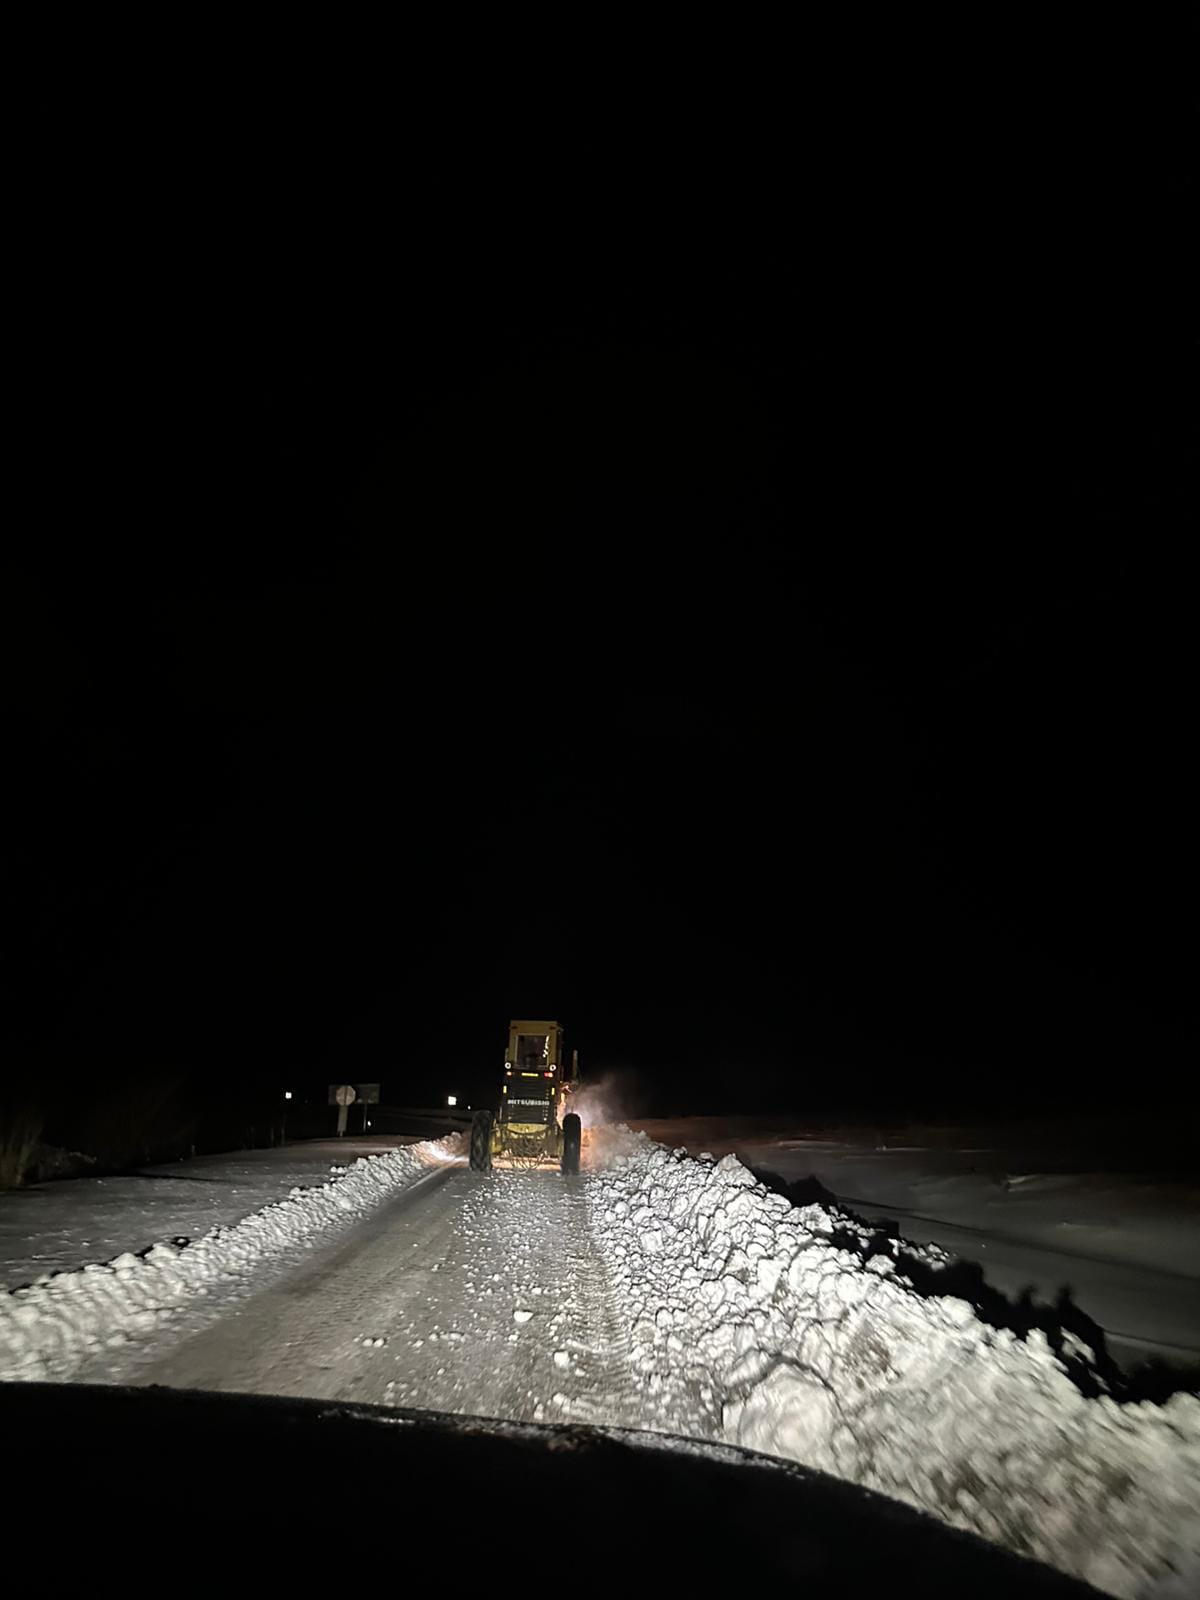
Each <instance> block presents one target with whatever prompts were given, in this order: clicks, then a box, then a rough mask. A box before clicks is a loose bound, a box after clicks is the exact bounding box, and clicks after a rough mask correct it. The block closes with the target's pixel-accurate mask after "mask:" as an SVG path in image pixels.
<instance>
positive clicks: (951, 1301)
mask: <svg viewBox="0 0 1200 1600" xmlns="http://www.w3.org/2000/svg"><path fill="white" fill-rule="evenodd" d="M585 1162H586V1165H587V1170H585V1171H584V1172H583V1173H582V1174H581V1175H580V1176H578V1177H575V1178H564V1177H563V1176H561V1175H560V1174H558V1173H556V1172H552V1171H537V1172H511V1171H509V1172H495V1173H491V1174H475V1173H471V1172H469V1171H468V1170H466V1167H465V1164H464V1163H463V1161H462V1159H461V1156H460V1155H459V1154H457V1152H456V1148H455V1147H453V1146H451V1147H447V1146H446V1145H442V1146H431V1145H417V1146H413V1147H412V1148H411V1149H391V1150H389V1151H388V1152H387V1153H386V1154H378V1155H375V1156H373V1157H370V1158H368V1159H365V1160H360V1161H358V1162H356V1163H355V1164H354V1165H353V1166H351V1167H350V1168H349V1170H347V1171H337V1172H335V1173H333V1174H332V1175H328V1181H326V1182H324V1183H321V1184H314V1185H312V1186H310V1187H302V1186H296V1187H295V1188H293V1190H292V1191H291V1192H290V1193H289V1194H288V1195H287V1197H286V1198H284V1199H282V1200H278V1201H276V1203H274V1204H270V1205H267V1206H266V1207H265V1208H263V1209H262V1210H260V1211H258V1212H256V1213H253V1214H252V1215H250V1216H246V1217H243V1218H242V1219H241V1220H239V1221H236V1222H235V1223H233V1225H231V1226H225V1227H218V1228H216V1229H214V1230H213V1231H212V1232H210V1233H209V1234H206V1235H205V1236H204V1237H202V1238H199V1239H197V1240H195V1242H193V1243H190V1244H187V1245H186V1246H183V1247H177V1246H173V1245H171V1244H169V1243H162V1244H159V1245H156V1246H154V1247H153V1248H152V1249H150V1250H149V1251H148V1252H145V1253H144V1254H142V1255H141V1256H134V1255H132V1254H129V1253H126V1254H124V1255H122V1256H120V1257H118V1259H117V1260H116V1261H113V1262H110V1263H108V1264H107V1265H101V1264H94V1265H91V1266H89V1267H87V1268H85V1269H84V1270H82V1271H74V1272H64V1273H60V1274H58V1275H56V1276H47V1277H43V1278H42V1279H40V1280H39V1281H35V1282H34V1283H32V1284H30V1285H28V1286H27V1287H24V1288H22V1289H19V1290H17V1291H16V1292H14V1293H11V1294H9V1295H7V1296H4V1297H0V1377H3V1378H13V1377H19V1378H28V1379H36V1378H44V1377H74V1378H77V1379H84V1380H91V1381H100V1382H125V1383H134V1384H165V1385H168V1386H179V1387H185V1388H188V1389H217V1390H220V1389H224V1390H231V1391H240V1392H254V1393H266V1394H277V1395H302V1396H311V1397H316V1398H323V1399H338V1400H354V1401H367V1402H372V1403H376V1404H380V1405H384V1406H388V1405H391V1406H405V1407H419V1408H425V1409H436V1410H442V1411H452V1412H464V1413H474V1414H484V1415H491V1416H496V1417H501V1418H505V1419H511V1420H523V1421H524V1420H527V1421H534V1422H538V1421H546V1422H595V1423H606V1424H614V1425H618V1426H633V1427H641V1428H652V1429H659V1430H662V1431H664V1432H670V1433H675V1434H679V1435H683V1436H688V1437H692V1438H699V1439H704V1440H710V1441H722V1442H727V1443H736V1444H742V1445H746V1446H750V1447H751V1448H755V1449H759V1450H764V1451H767V1452H769V1453H772V1454H776V1455H780V1456H785V1457H789V1458H791V1459H794V1460H797V1461H800V1462H802V1463H804V1464H806V1465H809V1466H815V1467H818V1468H821V1469H822V1470H824V1471H826V1472H830V1473H833V1474H835V1475H836V1476H839V1477H843V1478H846V1479H848V1480H849V1481H852V1482H854V1483H858V1484H861V1485H864V1486H866V1487H869V1488H873V1489H876V1490H881V1491H882V1492H884V1493H886V1494H890V1495H892V1496H893V1497H895V1498H897V1499H901V1500H906V1501H908V1502H909V1503H910V1504H913V1505H916V1506H918V1507H920V1508H922V1509H924V1510H927V1511H930V1512H932V1513H934V1514H935V1515H937V1516H938V1517H940V1518H942V1519H943V1520H945V1521H948V1522H951V1523H953V1524H955V1525H957V1526H959V1527H962V1528H966V1529H968V1530H970V1531H973V1532H976V1533H980V1534H982V1535H983V1536H984V1537H986V1538H990V1539H992V1540H994V1541H996V1542H999V1543H1003V1544H1005V1545H1007V1546H1009V1547H1011V1548H1013V1549H1015V1550H1017V1551H1019V1552H1020V1553H1023V1554H1032V1555H1034V1556H1036V1557H1037V1558H1039V1559H1041V1560H1043V1561H1047V1562H1049V1563H1051V1564H1053V1565H1056V1566H1059V1567H1061V1568H1062V1569H1063V1570H1065V1571H1068V1572H1071V1573H1073V1574H1075V1575H1077V1576H1082V1577H1085V1578H1087V1579H1088V1580H1089V1581H1091V1582H1092V1583H1094V1584H1096V1585H1097V1586H1098V1587H1101V1588H1104V1589H1106V1590H1108V1591H1109V1592H1111V1593H1113V1594H1116V1595H1120V1596H1127V1597H1130V1600H1133V1597H1137V1600H1145V1597H1150V1596H1154V1597H1155V1600H1165V1597H1166V1596H1168V1595H1174V1594H1184V1593H1191V1592H1193V1590H1192V1589H1190V1588H1189V1587H1188V1585H1189V1584H1193V1585H1194V1584H1195V1583H1196V1582H1197V1580H1198V1579H1200V1399H1198V1398H1196V1397H1195V1396H1192V1395H1188V1394H1176V1395H1174V1396H1173V1397H1171V1398H1170V1399H1169V1400H1167V1401H1166V1403H1164V1404H1162V1405H1157V1404H1150V1403H1148V1402H1143V1403H1140V1404H1136V1405H1135V1404H1127V1403H1122V1402H1120V1401H1118V1400H1117V1399H1114V1398H1112V1397H1111V1392H1110V1391H1109V1390H1108V1389H1107V1388H1106V1378H1105V1374H1104V1372H1103V1370H1101V1368H1099V1367H1098V1366H1097V1365H1096V1364H1095V1363H1094V1361H1093V1358H1092V1355H1091V1352H1089V1351H1088V1350H1087V1349H1086V1347H1085V1346H1084V1345H1083V1344H1082V1343H1081V1342H1080V1340H1079V1339H1078V1338H1077V1337H1075V1336H1074V1335H1072V1334H1069V1333H1068V1334H1066V1335H1065V1336H1064V1335H1063V1333H1062V1332H1061V1330H1059V1331H1057V1332H1056V1331H1055V1330H1054V1329H1047V1331H1046V1332H1045V1333H1044V1334H1043V1333H1042V1332H1039V1331H1037V1330H1034V1331H1032V1332H1030V1333H1029V1334H1028V1337H1025V1338H1022V1337H1021V1336H1020V1335H1019V1333H1017V1332H1014V1331H1012V1330H1011V1329H1009V1328H1007V1327H1004V1326H995V1325H992V1324H990V1323H988V1322H986V1321H984V1320H982V1319H981V1316H980V1315H979V1314H978V1313H977V1312H976V1310H974V1309H973V1307H972V1305H970V1304H968V1303H967V1302H966V1301H965V1300H963V1299H960V1298H956V1297H954V1296H953V1294H951V1293H950V1292H948V1289H947V1288H946V1287H942V1286H940V1284H939V1277H940V1275H941V1274H942V1273H943V1272H944V1270H945V1263H946V1262H947V1260H948V1258H947V1257H946V1256H945V1254H944V1252H941V1251H938V1250H937V1249H936V1248H926V1247H922V1246H919V1245H910V1244H907V1243H904V1242H900V1241H894V1240H890V1239H886V1238H884V1237H883V1236H882V1235H881V1234H879V1233H878V1232H874V1231H872V1230H870V1229H867V1228H863V1227H859V1226H857V1225H856V1224H855V1223H854V1221H853V1220H852V1219H851V1218H849V1217H847V1216H845V1215H842V1214H839V1213H838V1212H837V1211H836V1210H831V1209H830V1208H828V1207H825V1206H821V1205H815V1204H813V1205H804V1206H797V1205H793V1204H791V1203H790V1201H789V1199H788V1198H786V1197H785V1196H783V1195H781V1194H779V1193H774V1192H772V1191H771V1189H770V1188H768V1187H765V1186H764V1185H762V1184H761V1183H759V1182H756V1181H755V1179H754V1177H753V1175H752V1174H751V1173H750V1172H749V1171H748V1170H747V1169H746V1168H745V1167H744V1166H743V1165H741V1164H740V1163H739V1162H738V1161H737V1160H736V1158H734V1157H733V1156H732V1155H730V1156H728V1157H726V1158H724V1159H722V1160H720V1161H716V1160H713V1159H694V1158H690V1157H688V1156H686V1155H685V1154H684V1153H682V1152H678V1151H676V1152H672V1151H669V1150H667V1149H665V1148H664V1147H663V1146H662V1145H660V1144H656V1143H654V1142H652V1141H651V1140H649V1139H647V1138H645V1137H644V1136H642V1135H635V1134H631V1133H629V1132H628V1131H627V1130H624V1129H615V1130H614V1129H608V1130H606V1129H596V1130H594V1131H593V1133H592V1134H591V1137H590V1140H589V1143H588V1146H587V1148H586V1149H585Z"/></svg>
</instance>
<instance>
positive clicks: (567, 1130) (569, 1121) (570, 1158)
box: [562, 1111, 583, 1172]
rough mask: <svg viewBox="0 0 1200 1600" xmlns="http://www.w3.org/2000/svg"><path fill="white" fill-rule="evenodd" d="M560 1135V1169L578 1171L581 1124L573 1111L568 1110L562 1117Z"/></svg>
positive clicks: (581, 1135)
mask: <svg viewBox="0 0 1200 1600" xmlns="http://www.w3.org/2000/svg"><path fill="white" fill-rule="evenodd" d="M562 1136H563V1143H562V1169H563V1171H564V1172H578V1171H579V1147H580V1145H581V1143H582V1142H583V1126H582V1124H581V1123H580V1121H579V1118H578V1116H577V1115H576V1114H575V1112H574V1111H568V1112H567V1114H566V1116H565V1117H564V1118H563V1124H562Z"/></svg>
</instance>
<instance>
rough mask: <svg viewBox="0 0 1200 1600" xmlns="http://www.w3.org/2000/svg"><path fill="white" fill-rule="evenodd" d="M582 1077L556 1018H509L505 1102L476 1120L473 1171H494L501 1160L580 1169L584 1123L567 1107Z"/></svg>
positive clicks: (477, 1115) (518, 1164) (503, 1086)
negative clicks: (510, 1019)
mask: <svg viewBox="0 0 1200 1600" xmlns="http://www.w3.org/2000/svg"><path fill="white" fill-rule="evenodd" d="M578 1077H579V1064H578V1059H577V1055H575V1054H573V1055H572V1056H571V1057H570V1060H568V1059H567V1051H566V1045H565V1043H564V1040H563V1030H562V1028H561V1027H560V1026H559V1025H558V1023H557V1022H527V1021H523V1020H518V1021H515V1022H510V1023H509V1025H508V1048H507V1050H506V1051H505V1052H504V1080H503V1082H502V1083H501V1085H500V1103H499V1105H498V1106H497V1108H496V1110H495V1111H494V1112H492V1111H477V1112H476V1113H475V1116H474V1118H473V1119H472V1122H471V1168H472V1170H473V1171H475V1172H489V1171H490V1170H491V1167H492V1163H493V1161H495V1160H501V1161H503V1162H504V1164H505V1165H508V1166H516V1167H536V1166H541V1165H542V1164H543V1163H545V1162H557V1163H558V1164H559V1165H560V1166H561V1168H562V1170H563V1171H564V1172H578V1171H579V1146H580V1140H581V1137H582V1135H581V1132H580V1122H579V1118H578V1116H576V1114H575V1113H574V1112H573V1111H568V1110H567V1109H566V1105H567V1101H568V1099H569V1097H570V1094H571V1091H572V1090H573V1089H574V1087H575V1084H576V1082H577V1081H578Z"/></svg>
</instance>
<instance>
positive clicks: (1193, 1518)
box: [589, 1139, 1200, 1596]
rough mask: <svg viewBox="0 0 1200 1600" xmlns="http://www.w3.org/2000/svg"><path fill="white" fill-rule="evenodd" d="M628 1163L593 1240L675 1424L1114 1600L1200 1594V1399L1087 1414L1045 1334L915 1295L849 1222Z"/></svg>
mask: <svg viewBox="0 0 1200 1600" xmlns="http://www.w3.org/2000/svg"><path fill="white" fill-rule="evenodd" d="M624 1150H625V1153H617V1152H616V1151H615V1150H614V1152H613V1154H612V1157H611V1164H610V1165H609V1166H607V1167H606V1168H604V1169H602V1170H599V1171H597V1172H596V1173H595V1176H594V1178H593V1180H592V1182H591V1184H590V1185H589V1191H590V1199H591V1203H592V1207H593V1225H594V1228H595V1231H596V1233H597V1235H598V1237H599V1239H600V1241H601V1242H602V1244H603V1247H604V1255H605V1257H606V1259H607V1260H608V1263H609V1270H610V1273H611V1275H612V1278H613V1281H614V1284H615V1286H616V1291H617V1294H618V1296H619V1297H620V1299H621V1301H622V1302H623V1308H624V1310H625V1313H626V1314H627V1316H628V1318H629V1320H630V1323H631V1325H632V1339H633V1345H632V1348H633V1359H634V1362H635V1365H636V1366H637V1368H638V1369H639V1371H640V1372H641V1374H642V1375H643V1379H644V1381H645V1383H646V1386H647V1391H648V1394H647V1400H648V1407H647V1410H648V1413H650V1414H653V1415H655V1417H656V1420H658V1421H659V1422H660V1425H661V1422H664V1421H665V1422H666V1423H668V1424H669V1423H670V1422H671V1421H672V1420H675V1421H676V1422H677V1423H679V1424H680V1425H681V1426H685V1427H687V1429H688V1431H693V1432H695V1431H697V1428H698V1427H699V1428H700V1429H702V1430H704V1431H710V1432H711V1434H712V1436H714V1437H717V1438H721V1439H724V1440H727V1441H728V1442H730V1443H736V1444H740V1445H746V1446H749V1447H751V1448H753V1449H756V1450H763V1451H767V1452H769V1453H771V1454H773V1455H778V1456H787V1457H790V1458H792V1459H794V1460H797V1461H801V1462H804V1463H805V1464H807V1465H809V1466H813V1467H819V1468H821V1469H823V1470H824V1471H826V1472H830V1473H834V1474H836V1475H837V1476H838V1477H841V1478H846V1479H849V1480H850V1481H852V1482H854V1483H859V1484H863V1485H865V1486H867V1487H869V1488H871V1489H876V1490H880V1491H882V1492H883V1493H885V1494H890V1495H893V1496H894V1497H895V1498H897V1499H899V1500H905V1501H908V1502H909V1503H910V1504H911V1505H915V1506H918V1507H920V1508H922V1509H923V1510H926V1511H930V1512H932V1513H934V1514H935V1515H937V1516H939V1517H941V1518H943V1519H944V1520H945V1521H947V1522H950V1523H953V1524H955V1525H956V1526H958V1527H961V1528H967V1529H970V1530H971V1531H973V1532H975V1533H978V1534H982V1535H983V1536H984V1537H985V1538H987V1539H991V1540H994V1541H995V1542H996V1543H999V1544H1004V1545H1007V1546H1009V1547H1010V1548H1012V1549H1014V1550H1017V1551H1020V1552H1021V1553H1023V1554H1027V1555H1031V1556H1034V1557H1035V1558H1037V1559H1039V1560H1042V1561H1046V1562H1049V1563H1051V1564H1052V1565H1054V1566H1056V1567H1060V1568H1062V1569H1063V1570H1064V1571H1066V1572H1070V1573H1073V1574H1075V1575H1077V1576H1079V1577H1082V1578H1085V1579H1087V1580H1088V1581H1089V1582H1091V1583H1093V1584H1095V1585H1096V1586H1097V1587H1099V1588H1101V1589H1105V1590H1108V1591H1109V1592H1110V1593H1112V1594H1115V1595H1121V1596H1146V1595H1156V1596H1166V1595H1168V1594H1172V1595H1174V1594H1178V1595H1183V1594H1185V1593H1187V1594H1196V1593H1200V1398H1197V1397H1196V1396H1192V1395H1175V1396H1174V1397H1172V1399H1171V1400H1169V1401H1168V1402H1167V1403H1166V1404H1165V1405H1162V1406H1157V1405H1151V1404H1148V1403H1141V1404H1136V1405H1123V1404H1118V1403H1117V1402H1115V1401H1112V1400H1109V1399H1107V1398H1100V1399H1087V1398H1085V1397H1084V1396H1083V1394H1081V1392H1080V1390H1079V1389H1078V1388H1077V1387H1076V1385H1075V1383H1073V1382H1072V1380H1071V1378H1070V1377H1068V1375H1067V1371H1066V1368H1065V1367H1064V1366H1063V1365H1062V1364H1061V1363H1060V1361H1059V1360H1058V1359H1057V1358H1056V1357H1055V1355H1054V1354H1053V1352H1052V1350H1051V1348H1050V1345H1049V1344H1048V1342H1047V1340H1046V1338H1045V1337H1044V1336H1043V1335H1042V1334H1041V1333H1039V1332H1036V1331H1035V1332H1033V1333H1031V1334H1030V1335H1029V1337H1028V1338H1027V1339H1025V1340H1022V1339H1020V1338H1019V1337H1017V1336H1016V1335H1015V1334H1013V1333H1011V1332H1008V1331H1005V1330H998V1329H995V1328H992V1327H989V1326H987V1325H986V1324H984V1323H983V1322H981V1321H980V1320H979V1319H978V1318H977V1317H976V1315H975V1312H974V1310H973V1308H972V1307H971V1306H970V1305H968V1304H967V1303H966V1302H965V1301H963V1300H958V1299H951V1298H947V1297H941V1298H939V1297H928V1296H923V1295H919V1294H917V1293H916V1292H915V1290H914V1289H913V1288H912V1286H911V1284H910V1283H909V1282H908V1280H907V1279H906V1278H905V1277H904V1271H903V1269H904V1256H903V1254H901V1255H899V1256H896V1255H887V1254H875V1255H870V1254H869V1253H868V1250H867V1248H866V1242H867V1241H868V1240H869V1239H870V1238H871V1236H870V1235H869V1234H868V1233H867V1232H866V1231H865V1230H858V1234H859V1236H860V1237H861V1241H862V1243H863V1246H864V1247H863V1248H862V1249H857V1250H856V1249H854V1248H847V1247H844V1241H845V1240H846V1239H847V1238H848V1237H849V1238H850V1239H851V1240H853V1237H854V1234H855V1228H854V1224H853V1223H852V1222H850V1221H849V1219H847V1218H844V1217H842V1216H840V1215H836V1214H834V1213H831V1212H829V1211H827V1210H825V1209H823V1208H822V1207H820V1206H816V1205H812V1206H806V1207H803V1208H800V1209H797V1208H795V1207H793V1206H792V1205H790V1204H789V1202H788V1201H787V1200H786V1199H784V1198H783V1197H781V1196H779V1195H776V1194H773V1193H771V1192H770V1191H769V1190H767V1189H765V1188H764V1187H763V1186H762V1185H761V1184H759V1183H758V1182H757V1181H756V1180H755V1179H754V1177H753V1176H752V1175H751V1174H750V1173H749V1172H748V1171H747V1170H746V1169H745V1168H744V1167H743V1166H742V1165H741V1164H740V1163H739V1162H738V1161H737V1159H736V1158H735V1157H734V1156H726V1157H725V1158H724V1159H723V1160H722V1161H719V1162H713V1161H712V1160H711V1159H705V1158H703V1157H702V1158H700V1159H699V1160H694V1159H691V1158H689V1157H688V1156H687V1155H686V1153H685V1152H683V1151H678V1150H677V1151H668V1150H665V1149H664V1148H663V1147H662V1146H660V1145H655V1144H651V1143H650V1142H649V1141H648V1140H644V1139H643V1140H642V1141H641V1142H640V1143H638V1144H636V1145H626V1146H625V1147H624ZM835 1234H836V1235H837V1237H836V1238H835ZM914 1253H916V1252H914ZM925 1259H927V1260H928V1259H929V1258H928V1256H926V1257H925ZM1081 1348H1082V1347H1081Z"/></svg>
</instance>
